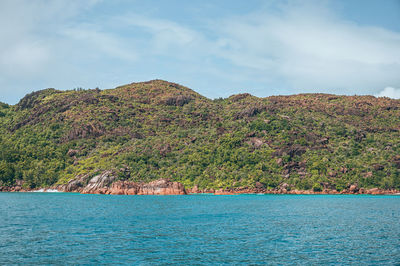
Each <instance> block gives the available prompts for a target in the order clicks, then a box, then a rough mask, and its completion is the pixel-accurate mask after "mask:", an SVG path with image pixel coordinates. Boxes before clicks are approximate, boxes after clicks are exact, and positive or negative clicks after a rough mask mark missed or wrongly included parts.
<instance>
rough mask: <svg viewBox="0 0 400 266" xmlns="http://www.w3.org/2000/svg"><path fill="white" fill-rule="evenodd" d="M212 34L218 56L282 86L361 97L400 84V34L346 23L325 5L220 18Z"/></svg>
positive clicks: (294, 7)
mask: <svg viewBox="0 0 400 266" xmlns="http://www.w3.org/2000/svg"><path fill="white" fill-rule="evenodd" d="M217 30H218V32H219V34H218V35H219V36H221V38H220V40H219V42H220V43H224V44H225V45H222V46H220V47H219V48H220V49H219V51H220V55H221V56H223V57H225V58H226V59H228V60H231V62H233V63H234V64H236V65H238V66H241V67H246V68H248V67H251V68H253V69H254V71H259V73H260V77H262V73H263V74H264V76H269V77H274V78H275V79H280V80H281V81H282V83H284V84H283V85H284V86H290V87H292V88H297V89H300V90H314V91H315V90H321V89H331V90H334V91H332V92H335V90H336V91H337V90H338V89H342V90H343V92H344V93H348V94H354V92H355V93H364V94H365V93H373V92H374V90H375V89H376V88H378V87H382V84H387V83H392V84H400V75H398V73H400V48H399V47H400V33H398V32H392V31H389V30H385V29H382V28H376V27H369V26H362V25H357V24H355V23H352V22H350V21H345V20H343V19H340V18H338V17H335V16H334V14H331V12H330V11H329V10H328V9H327V8H325V7H324V6H314V7H313V8H308V7H307V6H285V7H284V8H282V10H281V12H278V13H267V12H265V11H263V12H260V13H255V14H250V15H246V16H241V17H236V18H233V19H224V20H223V21H222V23H220V24H219V25H218V24H217ZM261 79H262V78H261Z"/></svg>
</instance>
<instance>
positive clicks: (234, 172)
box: [0, 80, 400, 191]
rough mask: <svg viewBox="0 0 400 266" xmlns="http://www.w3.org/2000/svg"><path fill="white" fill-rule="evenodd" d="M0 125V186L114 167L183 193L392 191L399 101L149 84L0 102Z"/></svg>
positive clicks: (398, 181)
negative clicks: (220, 92) (211, 94)
mask: <svg viewBox="0 0 400 266" xmlns="http://www.w3.org/2000/svg"><path fill="white" fill-rule="evenodd" d="M0 124H1V126H0V133H1V135H0V150H1V152H0V185H13V184H15V182H17V180H23V181H24V182H23V183H24V186H25V187H30V188H34V187H43V186H50V185H53V184H55V183H65V182H68V180H70V179H72V178H74V177H76V176H78V175H81V174H87V173H90V174H91V175H95V174H97V173H100V172H102V171H104V170H111V171H113V172H114V173H115V174H116V175H117V176H118V178H119V179H129V180H133V181H146V182H147V181H151V180H155V179H158V178H165V177H166V178H170V179H171V180H174V181H179V182H181V183H183V184H184V185H185V186H186V187H189V188H190V187H192V186H194V185H198V187H199V188H214V189H215V188H229V187H246V186H247V187H254V186H265V187H267V188H275V187H279V186H281V184H283V183H286V184H288V185H289V187H292V188H297V189H313V190H315V191H319V190H322V189H323V188H326V187H329V188H336V189H337V190H341V189H343V188H346V187H348V186H349V185H350V184H357V185H359V186H360V187H365V188H371V187H380V188H397V189H398V188H400V170H399V168H400V100H393V99H389V98H375V97H373V96H337V95H328V94H300V95H292V96H271V97H267V98H257V97H255V96H252V95H250V94H238V95H233V96H231V97H229V98H226V99H216V100H211V99H208V98H206V97H203V96H201V95H199V94H198V93H196V92H194V91H192V90H190V89H188V88H186V87H183V86H181V85H178V84H174V83H169V82H166V81H162V80H153V81H149V82H143V83H132V84H129V85H125V86H121V87H118V88H115V89H110V90H99V89H93V90H70V91H59V90H55V89H46V90H42V91H38V92H34V93H31V94H28V95H26V96H25V97H24V98H23V99H21V101H20V102H19V103H18V104H16V105H7V104H3V103H1V104H0ZM18 182H19V183H21V181H18Z"/></svg>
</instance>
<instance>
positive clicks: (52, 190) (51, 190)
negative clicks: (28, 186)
mask: <svg viewBox="0 0 400 266" xmlns="http://www.w3.org/2000/svg"><path fill="white" fill-rule="evenodd" d="M32 192H47V193H58V192H61V191H58V190H57V189H51V188H49V189H44V188H41V189H38V190H35V191H32Z"/></svg>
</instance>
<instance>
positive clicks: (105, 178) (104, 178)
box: [82, 171, 116, 194]
mask: <svg viewBox="0 0 400 266" xmlns="http://www.w3.org/2000/svg"><path fill="white" fill-rule="evenodd" d="M115 179H116V177H115V176H114V175H113V173H112V171H105V172H103V173H101V174H100V175H96V176H95V177H93V178H92V179H90V181H89V183H88V184H87V186H86V187H85V188H84V189H83V190H82V193H84V194H87V193H96V191H97V190H99V189H101V188H104V187H108V186H109V185H111V183H112V182H113V181H114V180H115Z"/></svg>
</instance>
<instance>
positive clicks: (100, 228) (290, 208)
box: [0, 193, 400, 265]
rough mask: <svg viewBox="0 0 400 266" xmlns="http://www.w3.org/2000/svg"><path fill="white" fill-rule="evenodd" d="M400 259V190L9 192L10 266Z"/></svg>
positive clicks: (3, 247) (4, 236)
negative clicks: (375, 193) (142, 193)
mask: <svg viewBox="0 0 400 266" xmlns="http://www.w3.org/2000/svg"><path fill="white" fill-rule="evenodd" d="M8 264H94V265H98V264H130V265H159V264H185V265H188V264H189V265H210V264H212V265H220V264H235V265H237V264H244V265H248V264H253V265H254V264H279V265H286V264H291V265H292V264H312V265H315V264H324V265H326V264H328V265H334V264H335V265H336V264H340V265H343V264H357V265H358V264H364V265H379V264H382V265H396V264H397V265H400V196H362V195H358V196H349V195H304V196H298V195H234V196H214V195H188V196H113V195H80V194H72V193H0V265H8Z"/></svg>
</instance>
